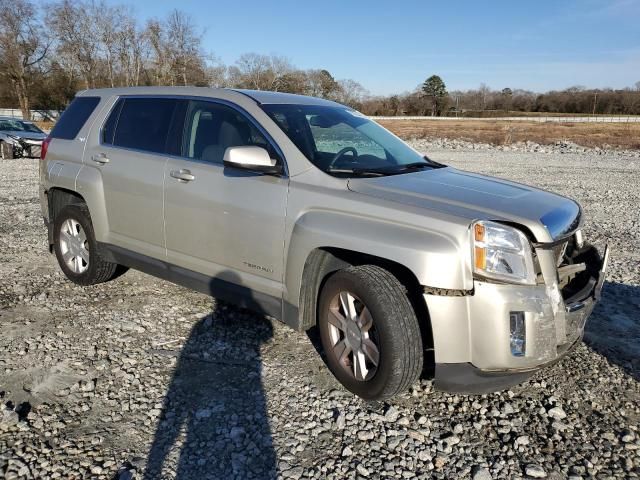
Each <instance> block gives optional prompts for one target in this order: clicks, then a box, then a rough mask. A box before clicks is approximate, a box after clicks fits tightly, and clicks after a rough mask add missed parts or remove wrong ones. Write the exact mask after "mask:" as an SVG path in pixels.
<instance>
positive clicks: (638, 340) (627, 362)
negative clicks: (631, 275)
mask: <svg viewBox="0 0 640 480" xmlns="http://www.w3.org/2000/svg"><path fill="white" fill-rule="evenodd" d="M584 341H585V343H586V344H587V345H589V347H591V348H592V349H593V350H594V351H596V352H598V353H599V354H601V355H602V356H604V357H605V358H607V360H608V361H609V362H611V363H613V364H616V365H619V366H620V367H622V368H623V369H624V370H625V371H626V372H627V373H628V374H630V375H631V376H632V377H633V378H634V379H636V380H639V381H640V287H638V286H634V285H628V284H625V283H616V282H605V283H604V287H603V289H602V300H601V301H600V302H599V303H598V304H597V305H596V307H595V309H594V311H593V313H592V314H591V317H589V319H588V320H587V324H586V326H585V335H584Z"/></svg>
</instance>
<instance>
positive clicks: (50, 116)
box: [0, 108, 60, 122]
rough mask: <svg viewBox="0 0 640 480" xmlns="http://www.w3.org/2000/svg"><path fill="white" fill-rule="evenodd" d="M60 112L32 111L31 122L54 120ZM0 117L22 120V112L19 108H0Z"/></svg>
mask: <svg viewBox="0 0 640 480" xmlns="http://www.w3.org/2000/svg"><path fill="white" fill-rule="evenodd" d="M59 115H60V112H58V111H57V110H32V111H31V120H33V121H36V122H40V121H44V120H56V119H57V118H58V116H59ZM0 117H15V118H22V110H20V109H19V108H0Z"/></svg>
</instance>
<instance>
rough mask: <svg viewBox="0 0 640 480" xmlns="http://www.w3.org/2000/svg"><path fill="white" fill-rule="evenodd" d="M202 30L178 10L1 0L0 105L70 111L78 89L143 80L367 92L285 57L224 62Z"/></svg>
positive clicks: (67, 0)
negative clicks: (148, 13)
mask: <svg viewBox="0 0 640 480" xmlns="http://www.w3.org/2000/svg"><path fill="white" fill-rule="evenodd" d="M45 18H46V25H45V22H44V21H43V19H45ZM203 34H204V32H203V31H202V30H201V29H199V28H198V27H197V25H196V24H195V23H194V21H193V19H192V18H191V17H189V16H188V15H186V14H185V13H183V12H181V11H179V10H174V11H172V12H171V13H170V14H169V15H167V16H166V18H163V19H155V18H154V19H148V20H146V22H144V24H141V23H140V22H139V21H138V19H137V18H136V16H135V14H134V12H133V10H132V9H131V8H129V7H127V6H125V5H115V6H112V5H107V4H106V3H105V2H104V0H62V1H59V2H54V3H48V4H44V5H36V4H35V3H34V2H32V1H31V0H0V79H1V80H2V81H0V105H1V106H5V107H13V106H15V105H19V108H20V109H21V110H22V115H23V117H24V118H29V117H30V114H31V110H33V109H37V110H61V109H63V108H64V107H65V106H66V105H67V104H68V103H69V101H70V100H71V99H72V98H73V96H74V95H75V93H76V92H77V91H78V90H82V89H89V88H100V87H119V86H126V87H130V86H143V85H170V86H176V85H185V86H186V85H193V86H209V87H233V88H250V89H259V90H275V91H285V92H292V93H299V94H305V95H313V96H318V97H324V98H329V99H332V100H335V101H338V102H341V103H345V104H349V105H354V106H355V105H356V104H358V102H359V101H360V100H361V99H363V98H364V97H365V94H366V91H365V89H364V88H363V87H362V86H361V85H360V84H359V83H357V82H355V81H353V80H350V79H344V80H337V79H335V78H334V77H333V76H332V75H331V74H330V73H329V72H328V71H327V70H324V69H310V70H301V69H299V68H296V67H295V66H294V65H293V64H292V63H291V62H290V61H289V60H288V59H287V58H285V57H281V56H278V55H262V54H258V53H246V54H244V55H241V56H240V57H239V58H238V59H237V61H236V62H235V63H233V64H232V65H225V64H223V63H222V62H221V61H220V60H219V59H218V58H217V57H216V56H215V55H214V54H213V53H211V52H207V51H205V49H204V48H203V42H202V38H203Z"/></svg>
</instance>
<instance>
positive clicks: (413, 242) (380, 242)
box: [285, 210, 473, 305]
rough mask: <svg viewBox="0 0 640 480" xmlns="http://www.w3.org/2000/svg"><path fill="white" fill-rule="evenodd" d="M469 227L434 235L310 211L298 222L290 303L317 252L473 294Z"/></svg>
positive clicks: (288, 281)
mask: <svg viewBox="0 0 640 480" xmlns="http://www.w3.org/2000/svg"><path fill="white" fill-rule="evenodd" d="M467 237H468V227H464V226H462V225H458V224H451V228H450V229H448V230H447V231H437V232H436V231H434V230H430V229H428V228H418V227H415V226H411V225H406V224H401V223H394V222H390V221H389V220H382V219H376V218H371V217H359V216H356V215H353V214H349V213H342V212H336V211H317V210H316V211H309V212H306V213H304V214H302V215H301V216H300V217H298V219H297V220H296V222H295V224H294V226H293V228H292V231H291V235H290V238H289V244H288V248H287V264H286V269H285V288H286V290H285V300H286V301H287V302H288V303H290V304H292V305H298V298H299V292H300V288H301V285H302V275H303V271H304V265H305V261H306V259H307V257H308V256H309V255H310V254H311V252H313V251H314V250H315V249H318V248H323V247H324V248H340V249H343V250H350V251H353V252H358V253H363V254H367V255H373V256H376V257H380V258H384V259H386V260H390V261H393V262H396V263H399V264H401V265H403V266H405V267H406V268H408V269H409V270H410V271H411V272H412V273H413V274H414V275H415V277H416V278H417V279H418V281H419V282H420V284H421V285H424V286H429V287H435V288H445V289H460V290H470V289H472V288H473V279H472V277H471V258H470V254H469V253H468V252H469V247H468V243H466V242H465V240H466V238H467Z"/></svg>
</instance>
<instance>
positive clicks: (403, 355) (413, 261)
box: [40, 87, 607, 399]
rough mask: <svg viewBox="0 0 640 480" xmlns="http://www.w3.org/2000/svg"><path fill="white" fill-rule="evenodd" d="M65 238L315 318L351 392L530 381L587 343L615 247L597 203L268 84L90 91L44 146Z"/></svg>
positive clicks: (84, 258) (60, 254) (63, 257)
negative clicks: (451, 154)
mask: <svg viewBox="0 0 640 480" xmlns="http://www.w3.org/2000/svg"><path fill="white" fill-rule="evenodd" d="M42 160H43V161H42V162H41V167H40V199H41V202H42V213H43V216H44V221H45V224H46V225H47V226H48V230H49V244H50V246H51V250H52V251H53V252H55V255H56V257H57V259H58V262H59V263H60V268H61V269H62V270H63V272H64V273H65V275H66V276H67V277H68V278H69V279H70V280H71V281H73V282H75V283H77V284H80V285H92V284H96V283H99V282H104V281H107V280H110V279H112V278H114V277H115V276H117V275H118V274H120V273H121V272H122V271H123V270H125V269H126V268H127V267H131V268H135V269H139V270H142V271H144V272H147V273H150V274H152V275H155V276H158V277H161V278H164V279H167V280H170V281H172V282H176V283H179V284H182V285H185V286H187V287H190V288H193V289H195V290H198V291H201V292H205V293H207V294H210V295H212V296H215V297H219V298H222V299H225V300H228V301H231V302H235V303H237V304H239V305H240V306H244V307H247V308H252V309H255V310H258V311H260V312H263V313H264V314H266V315H270V316H272V317H275V318H278V319H280V320H282V321H284V322H285V323H286V324H288V325H290V326H291V327H293V328H294V329H296V330H307V329H310V328H311V327H316V326H317V329H318V332H319V336H320V340H321V342H322V347H323V350H324V352H325V354H326V362H327V364H328V367H329V368H330V369H331V371H332V372H333V374H334V375H335V376H336V377H337V378H338V380H339V381H340V382H341V383H342V384H343V385H344V386H345V387H346V388H347V389H349V390H350V391H351V392H353V393H355V394H357V395H359V396H361V397H363V398H367V399H381V398H388V397H390V396H393V395H395V394H397V393H398V392H401V391H403V390H405V389H407V388H408V387H409V386H410V385H411V384H412V383H413V382H414V381H416V379H418V378H419V376H420V375H421V374H423V373H424V374H425V375H426V374H427V372H432V374H433V375H434V378H435V385H436V387H437V388H440V389H443V390H447V391H457V392H488V391H495V390H498V389H502V388H505V387H507V386H510V385H513V384H515V383H518V382H521V381H523V380H524V379H526V378H527V377H528V376H530V375H531V374H532V372H534V371H535V370H537V369H539V368H540V367H542V366H544V365H547V364H549V363H551V362H554V361H556V360H558V359H559V358H560V357H562V356H563V355H564V354H566V353H567V352H568V351H569V350H570V349H571V347H572V346H574V345H575V344H576V343H577V342H579V341H580V340H581V337H582V334H583V331H584V326H585V321H586V319H587V317H588V315H589V314H590V313H591V311H592V309H593V306H594V302H595V301H596V300H597V299H598V298H599V296H600V291H601V288H602V283H603V280H604V271H605V268H606V264H607V253H606V250H605V252H604V254H602V255H601V254H600V253H599V252H598V250H596V248H594V247H593V246H591V245H590V244H589V243H587V242H586V241H585V240H584V239H583V235H582V233H581V229H580V228H581V224H582V220H583V219H582V215H581V209H580V207H579V205H578V204H576V203H575V202H574V201H572V200H569V199H567V198H564V197H561V196H558V195H555V194H553V193H549V192H545V191H542V190H538V189H535V188H531V187H528V186H525V185H521V184H517V183H514V182H509V181H506V180H499V179H495V178H489V177H485V176H482V175H476V174H473V173H467V172H463V171H460V170H456V169H454V168H451V167H447V166H445V165H442V164H439V163H437V162H434V161H432V160H430V159H429V158H427V157H424V156H423V155H422V154H420V153H418V152H417V151H415V150H413V149H412V148H410V147H409V146H408V145H406V144H405V143H404V142H402V141H401V140H400V139H398V138H397V137H396V136H394V135H393V134H391V133H390V132H388V131H387V130H385V129H384V128H382V127H381V126H379V125H378V124H377V123H375V122H373V121H371V120H369V119H367V118H366V117H364V116H363V115H362V114H360V113H358V112H357V111H354V110H352V109H350V108H347V107H345V106H343V105H340V104H337V103H334V102H330V101H326V100H321V99H317V98H311V97H304V96H298V95H289V94H282V93H273V92H264V91H244V90H226V89H208V88H164V87H160V88H146V87H144V88H127V89H105V90H92V91H91V90H90V91H84V92H81V93H79V94H78V95H77V97H76V98H75V100H74V101H73V102H72V103H71V105H70V106H69V108H68V109H67V110H66V111H65V113H64V114H63V115H62V118H61V119H60V121H59V122H58V123H57V125H56V126H55V128H54V129H53V131H52V132H51V135H50V137H49V138H48V139H47V140H46V141H45V143H44V144H43V151H42Z"/></svg>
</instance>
